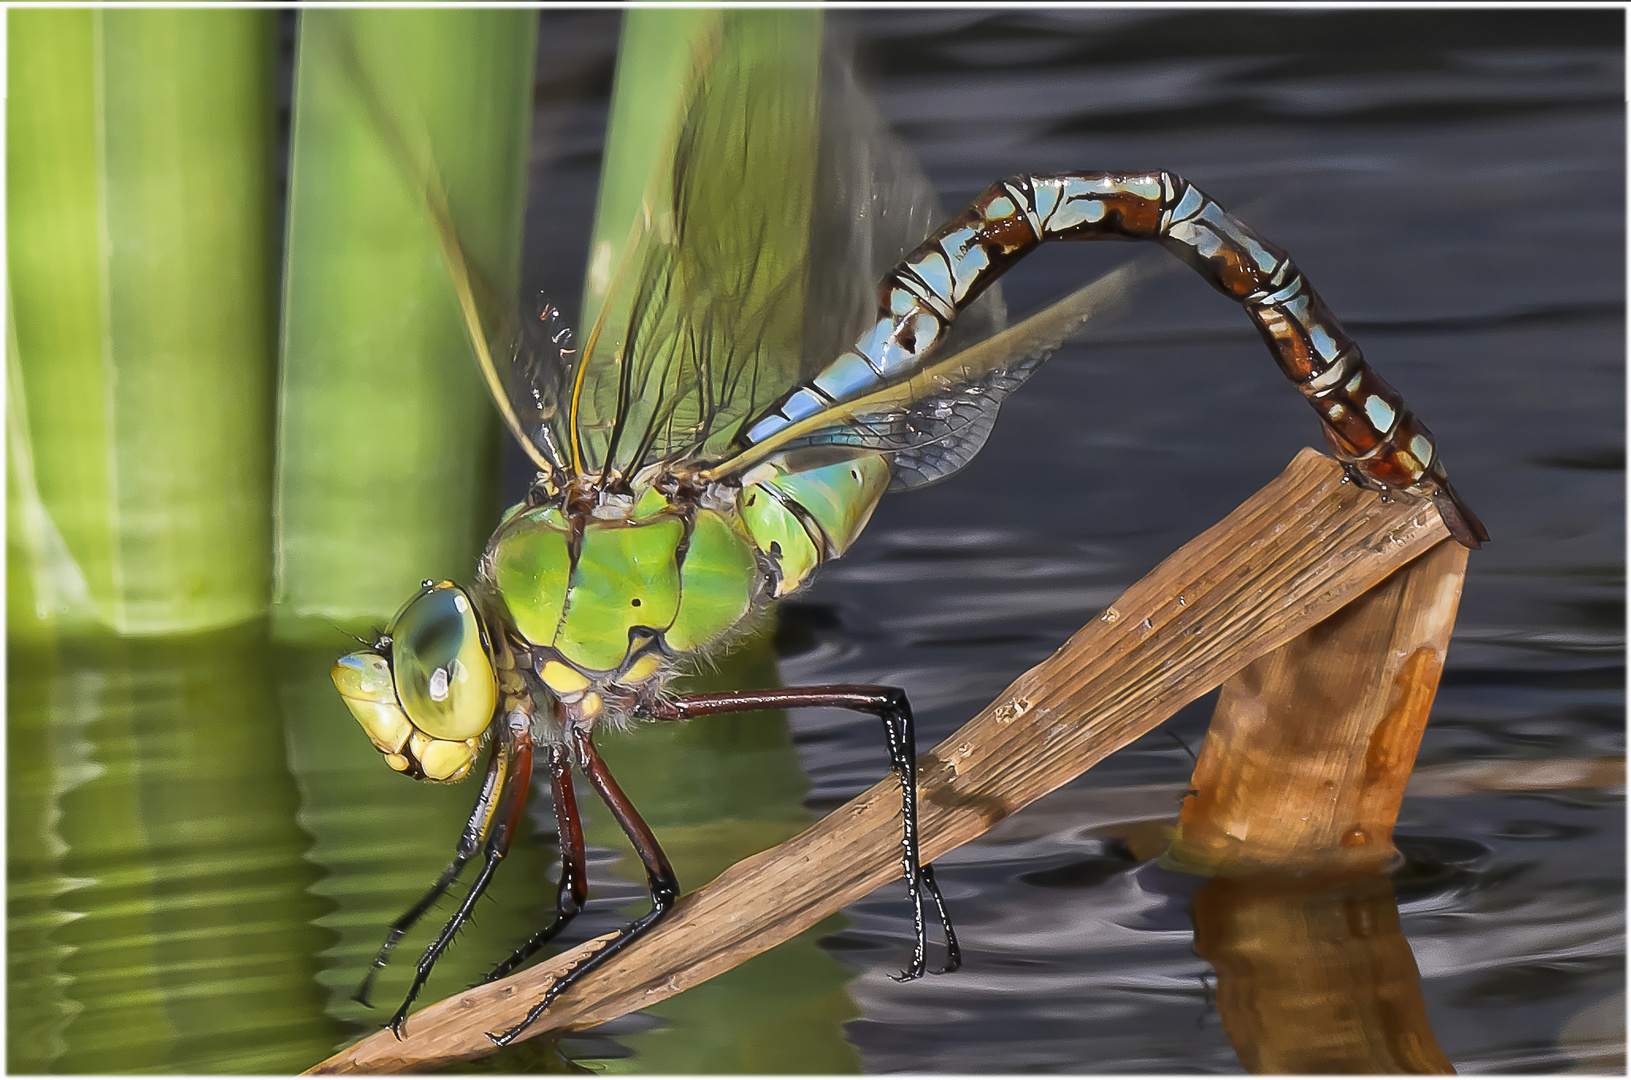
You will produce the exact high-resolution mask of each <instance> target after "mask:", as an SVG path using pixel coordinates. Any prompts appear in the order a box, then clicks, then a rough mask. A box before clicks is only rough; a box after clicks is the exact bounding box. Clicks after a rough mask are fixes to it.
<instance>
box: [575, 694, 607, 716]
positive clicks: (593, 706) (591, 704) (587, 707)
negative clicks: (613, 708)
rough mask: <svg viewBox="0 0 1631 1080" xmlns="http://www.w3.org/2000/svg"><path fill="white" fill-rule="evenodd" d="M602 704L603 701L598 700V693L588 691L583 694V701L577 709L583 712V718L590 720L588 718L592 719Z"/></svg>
mask: <svg viewBox="0 0 1631 1080" xmlns="http://www.w3.org/2000/svg"><path fill="white" fill-rule="evenodd" d="M603 704H604V702H602V701H601V700H600V695H599V694H595V693H589V694H585V695H583V703H582V704H581V705H579V706H578V709H579V711H580V712H582V713H583V717H584V719H585V720H590V719H593V718H594V717H595V715H596V714H597V713H599V712H600V707H601V706H602V705H603Z"/></svg>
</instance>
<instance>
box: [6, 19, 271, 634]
mask: <svg viewBox="0 0 1631 1080" xmlns="http://www.w3.org/2000/svg"><path fill="white" fill-rule="evenodd" d="M275 49H276V21H275V16H274V15H273V14H272V13H271V12H265V11H198V10H190V11H164V10H130V11H117V10H108V11H103V10H94V11H83V10H82V11H68V10H54V11H19V12H17V13H16V14H15V15H14V16H13V18H12V19H11V21H10V33H9V37H8V61H9V69H8V92H9V100H8V106H7V124H8V126H7V180H8V187H7V207H6V210H7V219H8V222H9V225H10V232H9V234H8V241H7V265H8V274H9V282H10V291H11V298H12V301H13V303H14V319H15V327H14V329H15V353H14V354H12V356H11V357H8V374H7V378H8V383H9V384H10V385H11V387H12V391H13V393H20V396H21V399H22V400H21V402H20V407H17V405H14V406H13V407H12V408H11V409H10V410H9V411H8V427H9V428H10V432H9V438H10V439H11V441H12V450H13V454H14V458H13V466H12V468H11V470H10V475H9V477H8V481H9V482H8V488H9V491H10V495H11V502H12V505H11V506H9V507H8V518H9V519H10V520H13V521H18V520H23V521H24V522H25V523H26V526H27V527H26V529H25V532H24V535H22V536H20V537H14V538H13V541H14V542H13V543H12V544H11V545H10V546H9V548H8V555H9V560H8V561H9V565H10V569H11V571H12V573H13V574H21V575H22V576H23V577H24V578H25V581H24V582H23V583H20V584H21V586H22V588H21V591H19V590H13V593H12V595H13V597H25V598H26V599H25V600H24V603H23V605H22V608H23V617H24V619H25V621H26V620H30V619H31V620H33V622H34V623H40V624H43V623H49V622H50V621H51V620H53V619H57V618H65V619H67V620H69V621H70V622H75V623H78V624H79V625H84V624H85V623H96V624H101V625H102V626H104V627H107V628H111V629H112V630H114V631H116V632H118V633H121V634H163V633H173V632H190V631H196V630H200V629H205V628H208V627H214V626H224V625H230V624H233V623H239V622H243V621H245V620H248V619H252V618H254V617H256V616H258V615H260V614H261V613H262V612H264V610H265V608H266V603H267V599H268V586H269V583H270V557H269V551H268V543H267V541H268V537H269V535H270V497H269V496H270V478H271V477H270V469H269V463H270V454H269V444H270V443H269V436H270V430H271V419H272V379H273V339H272V333H273V322H272V310H273V290H274V288H275V281H276V276H275V273H276V263H275V254H274V253H275V250H276V246H275V234H274V231H273V229H274V225H275V214H274V211H273V207H274V199H275V190H274V184H273V178H274V172H273V155H274V152H275V144H276V127H275V104H274V100H273V92H274V86H273V67H274V62H275ZM8 352H10V350H9V349H8ZM13 358H14V360H15V363H14V364H13V363H12V359H13ZM19 450H21V451H23V452H24V453H23V455H22V457H18V456H16V455H17V452H18V451H19ZM24 458H26V460H23V459H24ZM19 500H21V502H19ZM25 503H26V504H27V505H26V506H23V505H22V504H25ZM30 609H31V610H30ZM10 613H11V614H12V615H13V617H14V618H15V617H17V615H18V614H19V611H18V609H17V608H16V607H12V608H11V609H10ZM16 629H21V630H22V631H23V632H24V633H25V634H26V633H27V632H28V630H27V628H26V626H24V627H16Z"/></svg>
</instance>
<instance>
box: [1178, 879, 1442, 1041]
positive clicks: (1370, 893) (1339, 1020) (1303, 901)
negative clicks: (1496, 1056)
mask: <svg viewBox="0 0 1631 1080" xmlns="http://www.w3.org/2000/svg"><path fill="white" fill-rule="evenodd" d="M1194 915H1195V951H1196V952H1197V953H1199V954H1200V956H1201V958H1202V959H1204V960H1206V961H1207V962H1208V963H1210V964H1211V965H1212V966H1213V968H1215V969H1216V971H1217V976H1218V983H1217V1007H1218V1013H1219V1015H1220V1016H1221V1017H1222V1019H1223V1028H1224V1030H1225V1031H1226V1032H1228V1035H1229V1041H1230V1043H1231V1044H1233V1046H1234V1048H1235V1053H1236V1054H1238V1055H1239V1056H1240V1063H1241V1065H1243V1066H1245V1068H1246V1069H1247V1070H1248V1071H1250V1072H1253V1073H1454V1072H1455V1069H1454V1068H1453V1067H1452V1066H1451V1065H1450V1060H1449V1058H1447V1057H1445V1056H1444V1052H1443V1051H1442V1050H1440V1049H1439V1047H1438V1043H1437V1041H1436V1040H1435V1039H1434V1037H1433V1030H1432V1028H1431V1027H1430V1026H1429V1024H1428V1022H1427V1012H1426V1009H1425V1007H1424V1005H1423V1002H1422V996H1421V987H1420V984H1419V976H1418V974H1417V972H1416V961H1415V958H1414V957H1413V956H1412V955H1411V952H1410V944H1409V943H1408V942H1407V941H1406V940H1405V937H1404V934H1403V933H1401V932H1400V930H1399V909H1398V905H1397V904H1396V903H1395V901H1394V898H1393V885H1392V883H1391V882H1389V881H1388V879H1387V878H1386V877H1385V876H1383V875H1381V874H1373V875H1370V876H1368V877H1364V878H1360V879H1359V880H1357V881H1352V882H1349V883H1347V884H1341V885H1335V886H1330V885H1313V884H1310V883H1308V882H1306V881H1303V882H1299V881H1292V880H1290V879H1279V880H1274V879H1270V878H1266V877H1256V878H1250V879H1233V878H1213V879H1212V880H1211V881H1208V882H1207V883H1206V884H1205V885H1204V886H1203V887H1202V888H1201V890H1200V891H1199V892H1198V893H1196V895H1195V901H1194Z"/></svg>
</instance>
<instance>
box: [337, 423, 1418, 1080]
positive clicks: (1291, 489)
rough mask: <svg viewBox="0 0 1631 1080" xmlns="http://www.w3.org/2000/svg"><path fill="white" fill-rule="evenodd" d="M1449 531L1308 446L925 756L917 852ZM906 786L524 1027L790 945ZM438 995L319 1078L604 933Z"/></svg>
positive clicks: (594, 1009)
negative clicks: (1361, 483)
mask: <svg viewBox="0 0 1631 1080" xmlns="http://www.w3.org/2000/svg"><path fill="white" fill-rule="evenodd" d="M1448 535H1449V533H1448V530H1447V529H1446V528H1445V527H1444V523H1443V522H1442V521H1441V520H1440V519H1439V515H1438V511H1437V510H1436V509H1434V507H1433V505H1432V503H1430V502H1428V501H1427V500H1424V499H1404V500H1401V499H1393V500H1387V499H1383V498H1382V497H1380V496H1378V495H1377V494H1375V493H1373V492H1370V491H1366V490H1363V489H1361V488H1358V487H1356V486H1355V485H1353V484H1350V483H1346V482H1344V479H1343V473H1342V469H1341V467H1340V466H1339V465H1337V463H1336V462H1334V461H1332V460H1331V459H1330V458H1327V457H1325V456H1324V455H1322V454H1319V453H1317V452H1315V451H1313V450H1304V451H1302V452H1301V453H1300V454H1298V455H1297V457H1296V458H1295V459H1294V460H1293V461H1292V462H1291V464H1290V465H1289V466H1288V467H1287V468H1286V470H1285V471H1284V472H1283V473H1281V474H1280V475H1279V476H1278V477H1277V478H1275V480H1274V481H1273V482H1271V483H1270V484H1269V485H1268V486H1267V487H1265V488H1263V489H1262V490H1261V491H1259V492H1257V493H1256V494H1254V495H1253V496H1252V497H1251V498H1249V499H1247V500H1246V501H1245V502H1244V503H1242V504H1241V505H1240V506H1239V507H1237V508H1236V509H1235V510H1234V512H1233V513H1231V514H1230V515H1229V516H1228V517H1226V518H1225V519H1224V520H1223V521H1221V522H1219V523H1218V524H1216V525H1214V526H1212V527H1211V528H1210V529H1208V530H1206V531H1205V532H1204V533H1202V534H1201V535H1200V536H1198V537H1196V538H1195V539H1194V540H1191V541H1190V542H1189V543H1187V544H1185V545H1184V546H1183V547H1182V548H1180V549H1179V550H1178V551H1177V552H1175V553H1174V554H1173V555H1171V556H1169V557H1168V558H1167V559H1166V560H1165V561H1164V562H1162V563H1161V565H1160V566H1158V567H1156V568H1155V569H1154V570H1153V571H1151V572H1150V573H1149V574H1148V575H1146V576H1145V577H1144V578H1143V579H1142V580H1141V581H1139V582H1138V583H1137V584H1136V585H1134V586H1133V587H1132V588H1130V589H1128V590H1127V591H1126V592H1125V593H1123V594H1122V595H1121V597H1120V598H1119V599H1117V600H1116V602H1115V603H1114V604H1112V605H1111V606H1110V607H1108V608H1106V609H1105V610H1104V612H1103V613H1101V614H1100V615H1099V616H1098V617H1097V618H1095V619H1094V620H1093V621H1092V622H1090V623H1088V625H1087V626H1085V627H1083V628H1082V629H1081V630H1080V631H1078V632H1077V633H1076V634H1075V636H1074V637H1072V638H1071V639H1070V641H1069V642H1067V643H1066V644H1065V645H1064V647H1063V648H1061V649H1060V650H1059V651H1058V652H1056V653H1054V655H1053V656H1051V657H1049V658H1048V659H1047V660H1045V661H1043V662H1042V663H1041V664H1039V665H1038V666H1037V667H1035V668H1033V669H1031V670H1030V671H1028V672H1026V673H1025V674H1024V675H1022V676H1020V678H1019V679H1017V680H1016V681H1015V682H1014V683H1013V685H1012V686H1010V687H1009V688H1008V689H1007V690H1006V691H1004V692H1003V693H1002V694H1001V695H1000V696H999V697H998V698H997V700H996V701H994V702H992V703H991V704H990V705H989V706H987V707H986V708H985V709H984V710H982V711H981V712H980V714H979V715H978V716H976V717H975V718H974V719H973V720H971V721H969V722H968V723H967V724H965V725H964V726H963V727H962V728H961V729H959V730H958V731H957V733H956V734H954V735H953V736H951V738H949V739H947V740H946V741H945V742H943V743H941V744H940V745H939V746H937V747H935V748H934V749H933V750H931V751H929V752H928V753H926V754H924V755H922V756H921V757H920V758H919V761H918V777H919V808H920V826H921V848H922V855H923V858H924V860H925V861H928V860H932V859H936V858H939V857H940V856H941V855H944V854H945V853H946V852H948V851H950V850H951V849H952V848H955V847H957V846H959V845H961V844H964V843H967V842H968V841H969V840H972V839H973V838H974V837H976V836H979V835H980V834H981V833H983V832H985V831H986V830H987V829H989V828H990V827H991V826H992V825H994V824H996V823H997V822H999V821H1001V820H1002V819H1003V818H1005V817H1007V816H1008V815H1010V814H1012V813H1014V811H1016V810H1018V809H1020V808H1021V807H1023V806H1025V805H1026V804H1027V803H1030V802H1032V801H1034V800H1035V799H1038V798H1040V797H1041V796H1043V795H1045V794H1047V793H1048V792H1050V791H1052V790H1053V789H1054V788H1057V787H1059V786H1060V785H1061V784H1064V783H1066V782H1067V781H1069V780H1071V779H1073V778H1074V777H1076V776H1078V775H1080V774H1081V773H1082V772H1084V771H1086V770H1087V769H1088V768H1090V767H1092V766H1093V765H1094V764H1095V763H1097V762H1098V761H1100V760H1101V759H1103V758H1104V757H1106V756H1107V755H1109V754H1110V753H1112V752H1113V751H1115V750H1117V749H1119V748H1121V747H1123V746H1125V745H1127V744H1128V743H1130V742H1132V741H1133V740H1134V739H1136V738H1138V737H1139V736H1140V735H1143V734H1144V733H1145V732H1147V731H1149V730H1150V729H1152V728H1154V727H1155V726H1156V725H1158V724H1160V723H1161V722H1162V721H1163V720H1165V719H1166V718H1167V717H1169V716H1171V715H1172V714H1173V713H1174V712H1176V711H1177V710H1178V709H1179V708H1180V707H1182V706H1183V705H1184V704H1186V703H1187V702H1190V701H1192V700H1194V699H1195V698H1197V697H1199V696H1200V695H1201V694H1204V693H1206V692H1207V691H1208V690H1211V689H1212V688H1213V687H1215V686H1218V685H1219V684H1220V683H1222V682H1223V681H1224V680H1226V679H1228V678H1229V677H1230V676H1232V675H1234V674H1235V673H1236V672H1238V671H1239V670H1240V669H1241V668H1243V667H1245V666H1246V665H1247V664H1249V663H1251V662H1252V661H1253V660H1256V659H1257V658H1258V657H1260V656H1263V655H1264V654H1266V653H1268V652H1270V651H1272V650H1274V649H1276V648H1278V647H1279V646H1281V645H1283V644H1284V643H1285V642H1287V641H1289V640H1291V639H1292V638H1294V637H1296V636H1297V635H1299V634H1301V633H1303V632H1304V631H1306V630H1308V629H1309V628H1310V627H1312V626H1314V625H1315V624H1316V623H1319V622H1321V621H1322V620H1324V619H1325V618H1327V617H1329V616H1330V615H1331V614H1333V613H1334V612H1336V611H1337V610H1338V609H1340V608H1342V607H1343V606H1344V605H1346V604H1347V603H1349V602H1350V601H1352V600H1353V599H1354V598H1355V597H1357V596H1359V595H1360V594H1361V593H1363V592H1365V591H1366V590H1367V589H1369V588H1371V587H1372V586H1373V585H1375V584H1376V583H1377V582H1379V581H1381V580H1382V579H1383V578H1385V577H1387V576H1388V575H1389V574H1391V573H1392V572H1393V571H1395V570H1397V569H1398V568H1399V567H1401V566H1403V565H1405V564H1406V563H1408V562H1410V561H1411V560H1412V559H1415V558H1416V557H1417V556H1419V555H1421V554H1423V553H1425V552H1426V551H1427V550H1428V549H1430V548H1432V547H1433V546H1434V545H1435V544H1437V543H1438V542H1439V541H1441V540H1443V539H1445V537H1447V536H1448ZM899 851H900V793H899V790H898V788H897V786H896V784H895V782H894V780H893V779H892V778H890V779H886V780H883V781H881V782H879V783H878V784H876V785H874V786H873V787H872V788H871V789H870V790H868V791H866V792H865V793H864V794H862V795H860V796H857V797H856V798H855V799H852V800H851V801H850V802H848V803H846V804H845V805H844V806H842V807H840V808H839V809H837V810H835V811H833V812H832V813H831V814H829V815H827V817H825V818H823V819H822V820H821V821H819V822H817V823H816V824H815V825H813V826H811V827H810V828H809V829H806V830H805V831H804V832H802V833H800V834H799V835H798V836H795V837H794V838H793V839H791V840H789V841H787V842H786V843H784V844H781V845H780V846H778V847H775V848H772V849H771V850H769V851H766V852H762V853H760V854H759V855H755V856H753V857H752V858H749V859H744V860H743V861H742V862H739V863H737V864H736V865H735V866H733V867H731V868H730V869H729V870H727V871H725V873H723V874H721V875H720V876H719V878H718V879H717V880H715V881H714V882H713V883H711V884H709V885H707V886H705V887H703V888H701V889H698V890H697V891H696V892H693V893H690V894H689V895H687V896H685V897H683V898H681V900H680V901H679V902H678V904H676V905H675V908H674V910H673V912H672V913H671V914H670V915H669V916H668V917H667V918H666V919H665V920H664V921H663V922H662V923H660V924H658V926H657V927H656V928H655V929H653V930H652V931H651V933H650V934H649V935H647V936H646V937H644V938H642V939H640V940H639V941H637V942H635V943H634V944H633V945H631V946H630V947H629V948H627V949H626V950H625V951H624V952H622V953H620V954H619V955H618V956H617V957H616V958H615V959H613V960H612V961H610V962H609V963H607V965H606V966H605V967H604V968H602V969H600V971H598V972H597V973H596V975H595V976H594V977H592V978H588V979H585V980H584V981H583V982H582V983H579V984H578V985H576V986H574V987H573V988H572V989H571V990H569V991H568V992H567V993H565V994H563V995H562V997H561V999H560V1000H559V1001H557V1002H555V1003H554V1004H553V1005H552V1006H551V1007H550V1009H549V1011H548V1012H546V1013H545V1014H544V1015H543V1016H542V1017H541V1018H540V1019H539V1020H538V1022H537V1023H536V1024H534V1025H533V1026H532V1027H531V1028H529V1029H528V1030H527V1031H526V1032H525V1033H524V1034H523V1036H522V1037H523V1038H530V1037H532V1036H535V1035H542V1034H544V1033H546V1032H549V1031H557V1030H561V1029H566V1028H585V1027H590V1026H593V1025H595V1024H599V1023H604V1022H605V1021H607V1020H611V1019H613V1018H615V1017H618V1016H622V1015H624V1014H625V1013H628V1012H631V1011H633V1010H635V1009H639V1008H643V1007H645V1006H647V1005H650V1004H652V1003H654V1002H657V1001H660V1000H662V999H663V998H665V997H668V996H670V995H672V994H675V993H678V992H679V991H681V990H684V989H685V988H686V987H689V986H693V985H695V984H697V983H699V982H702V981H704V980H705V979H708V978H711V977H712V976H714V975H717V974H719V973H720V972H722V971H725V970H727V969H729V968H731V967H734V966H735V965H737V964H739V963H741V962H743V961H744V960H746V959H748V958H749V957H751V956H755V955H757V954H758V953H760V952H763V951H764V950H766V949H768V948H770V947H771V946H773V945H776V944H779V943H780V942H782V941H785V940H787V939H788V938H790V937H792V936H793V935H794V934H797V933H799V932H800V931H802V930H804V929H805V928H807V927H809V926H812V925H814V924H815V923H816V922H818V921H819V920H821V919H822V918H824V917H826V916H827V915H828V914H830V913H832V912H834V911H837V910H838V909H839V908H841V907H843V906H845V905H846V904H850V903H853V902H854V901H856V900H859V899H861V898H862V897H864V896H866V895H867V894H868V893H870V892H872V891H873V890H874V889H876V888H878V887H879V886H880V885H884V884H887V883H888V882H890V881H891V880H892V879H894V878H895V877H897V876H898V875H899V866H898V857H899ZM595 944H596V943H595V942H589V943H585V944H584V945H580V946H578V947H577V948H575V949H572V950H570V951H568V952H566V953H564V954H562V955H560V956H557V957H554V958H553V959H551V960H549V961H546V962H544V963H541V964H539V965H537V966H536V967H532V968H529V969H527V970H526V971H522V972H519V973H518V974H516V975H512V976H511V977H509V978H507V979H504V980H501V981H499V982H495V983H489V984H487V985H485V986H480V987H476V988H475V989H472V990H468V991H466V992H464V993H462V994H459V995H457V996H455V997H452V998H448V999H447V1000H445V1001H441V1002H438V1003H436V1004H435V1005H431V1006H429V1007H427V1008H425V1009H423V1010H421V1011H419V1012H417V1013H415V1014H414V1015H413V1016H411V1017H409V1018H408V1024H407V1033H406V1037H405V1038H404V1039H403V1040H402V1041H400V1042H399V1041H398V1040H396V1039H395V1038H394V1037H393V1036H392V1035H391V1033H390V1032H388V1031H382V1032H379V1033H377V1034H375V1035H373V1036H371V1037H369V1038H367V1039H364V1040H363V1041H362V1042H360V1043H357V1044H356V1045H355V1046H352V1047H350V1048H348V1049H346V1050H344V1051H342V1052H341V1053H339V1054H336V1055H335V1056H333V1057H331V1058H329V1059H328V1060H327V1061H324V1062H322V1063H321V1064H320V1065H318V1066H316V1067H315V1068H314V1069H313V1070H312V1071H313V1072H398V1071H409V1070H420V1069H425V1068H429V1067H432V1066H435V1065H438V1064H442V1063H446V1062H450V1061H455V1060H460V1059H466V1058H472V1057H477V1056H480V1055H482V1054H485V1053H488V1052H490V1051H491V1050H492V1049H493V1044H492V1043H491V1041H490V1040H489V1039H488V1038H487V1036H486V1034H485V1033H486V1032H488V1031H496V1030H501V1029H503V1028H504V1027H507V1026H508V1025H509V1024H513V1023H514V1022H515V1020H516V1019H517V1018H518V1017H519V1016H520V1015H521V1014H523V1013H524V1012H525V1011H526V1009H527V1008H528V1007H529V1006H530V1005H531V1004H532V1003H533V1002H535V1001H537V1000H538V999H539V998H540V997H541V996H542V995H543V992H544V990H545V988H546V987H548V985H549V983H550V982H551V981H552V980H553V979H554V978H555V977H556V976H557V975H558V974H559V973H560V972H561V971H563V970H565V969H566V968H568V967H569V966H570V965H571V964H573V963H574V962H576V961H577V960H579V959H580V958H582V957H583V956H584V955H585V954H586V953H587V952H589V951H590V950H591V949H592V948H594V946H595Z"/></svg>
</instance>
